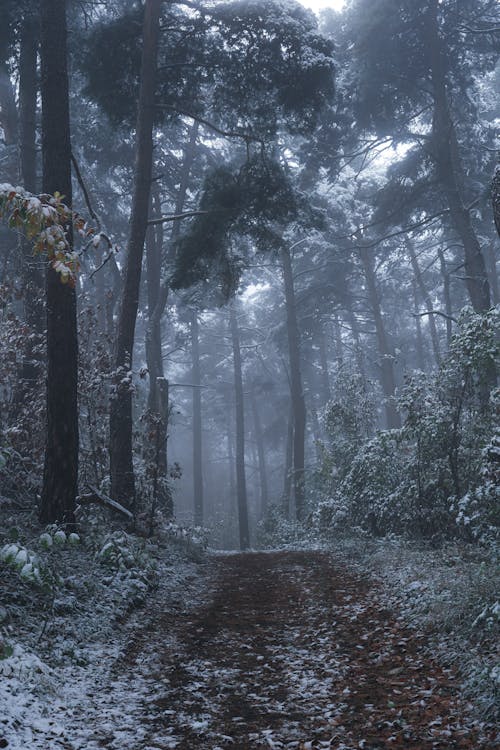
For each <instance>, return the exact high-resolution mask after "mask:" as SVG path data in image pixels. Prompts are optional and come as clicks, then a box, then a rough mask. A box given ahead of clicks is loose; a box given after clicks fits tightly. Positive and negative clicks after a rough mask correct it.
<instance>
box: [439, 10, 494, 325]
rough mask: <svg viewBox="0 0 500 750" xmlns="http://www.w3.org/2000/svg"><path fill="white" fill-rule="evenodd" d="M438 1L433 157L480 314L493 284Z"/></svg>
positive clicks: (474, 301)
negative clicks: (468, 177)
mask: <svg viewBox="0 0 500 750" xmlns="http://www.w3.org/2000/svg"><path fill="white" fill-rule="evenodd" d="M439 4H440V0H430V2H429V10H428V14H427V26H428V51H429V63H430V70H431V78H432V88H433V96H434V114H433V122H432V137H433V151H434V160H435V164H436V171H437V175H438V178H439V181H440V182H441V185H442V186H443V191H444V194H445V196H446V200H447V203H448V208H449V210H450V219H451V222H452V224H453V227H454V229H455V231H456V233H457V234H458V236H459V237H460V240H461V242H462V245H463V249H464V257H465V274H466V276H465V282H466V286H467V291H468V293H469V297H470V301H471V304H472V307H473V308H474V310H475V311H476V312H479V313H480V312H485V311H486V310H489V309H490V306H491V304H490V287H489V284H488V275H487V273H486V265H485V262H484V257H483V253H482V250H481V245H480V244H479V240H478V238H477V236H476V233H475V231H474V228H473V226H472V221H471V215H470V211H469V210H468V209H467V208H466V207H465V205H464V197H463V185H464V178H463V166H462V162H461V158H460V152H459V147H458V141H457V134H456V130H455V124H454V122H453V119H452V117H451V113H450V107H449V101H448V93H447V90H446V84H447V81H446V67H445V59H444V54H443V49H442V40H441V37H440V34H439V18H438V16H439Z"/></svg>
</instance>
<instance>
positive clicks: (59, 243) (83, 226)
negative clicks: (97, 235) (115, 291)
mask: <svg viewBox="0 0 500 750" xmlns="http://www.w3.org/2000/svg"><path fill="white" fill-rule="evenodd" d="M62 198H63V196H61V195H60V194H59V193H55V194H54V195H39V196H36V195H32V194H31V193H28V192H26V191H25V190H24V189H23V188H20V187H13V186H12V185H9V184H7V183H3V184H0V219H2V220H4V221H6V223H7V225H8V226H9V227H10V228H11V229H14V230H16V231H20V232H22V233H23V234H24V235H25V236H26V238H27V239H28V240H31V241H32V242H33V249H34V252H35V253H45V255H46V256H47V259H48V261H49V263H50V265H51V266H52V268H53V269H54V270H55V271H56V272H57V273H58V274H59V275H60V277H61V281H62V283H63V284H71V285H74V284H75V282H76V278H77V274H78V270H79V267H80V263H79V256H78V253H76V252H75V251H74V250H73V248H72V246H71V243H70V241H69V238H68V228H69V227H70V226H71V225H72V226H73V229H74V230H75V232H77V233H78V234H79V235H80V236H82V237H83V238H88V237H89V236H92V235H93V234H94V230H93V229H92V228H91V227H88V226H87V223H86V222H85V220H84V219H83V217H81V216H80V215H79V214H77V213H76V212H75V211H72V209H70V208H68V206H66V205H65V204H64V203H63V200H62Z"/></svg>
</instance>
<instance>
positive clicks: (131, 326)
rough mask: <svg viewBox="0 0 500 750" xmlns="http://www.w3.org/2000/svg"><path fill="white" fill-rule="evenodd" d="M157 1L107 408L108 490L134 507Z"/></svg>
mask: <svg viewBox="0 0 500 750" xmlns="http://www.w3.org/2000/svg"><path fill="white" fill-rule="evenodd" d="M160 6H161V0H146V5H145V10H144V26H143V40H142V45H143V46H142V62H141V84H140V90H139V105H138V114H137V132H136V144H137V145H136V164H135V175H134V192H133V198H132V215H131V220H130V234H129V241H128V246H127V255H126V260H125V272H124V277H123V290H122V298H121V305H120V312H119V316H118V326H117V335H116V350H115V370H116V380H115V392H114V394H113V398H112V400H111V408H110V442H109V454H110V470H111V494H112V496H113V497H114V498H116V499H117V500H119V501H120V502H122V503H123V504H124V505H126V506H128V507H129V508H131V509H132V510H133V511H134V512H135V510H136V509H135V500H136V498H135V479H134V467H133V461H132V382H131V374H129V373H130V371H131V368H132V356H133V348H134V335H135V324H136V319H137V309H138V305H139V290H140V282H141V268H142V257H143V253H144V240H145V237H146V229H147V222H148V209H149V196H150V191H151V177H152V168H153V124H154V97H155V79H156V67H157V56H158V36H159V26H160V24H159V18H160Z"/></svg>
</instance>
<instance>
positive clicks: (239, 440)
mask: <svg viewBox="0 0 500 750" xmlns="http://www.w3.org/2000/svg"><path fill="white" fill-rule="evenodd" d="M229 321H230V326H231V339H232V343H233V360H234V392H235V411H236V494H237V498H238V526H239V533H240V549H242V550H244V549H248V547H249V546H250V532H249V526H248V504H247V487H246V478H245V405H244V401H243V376H242V370H241V350H240V332H239V326H238V319H237V317H236V310H235V306H234V302H233V303H231V304H230V306H229Z"/></svg>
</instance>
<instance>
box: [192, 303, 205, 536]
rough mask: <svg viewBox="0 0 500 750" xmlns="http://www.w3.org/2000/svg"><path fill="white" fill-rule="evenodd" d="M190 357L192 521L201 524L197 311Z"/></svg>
mask: <svg viewBox="0 0 500 750" xmlns="http://www.w3.org/2000/svg"><path fill="white" fill-rule="evenodd" d="M191 357H192V381H193V386H194V387H193V389H192V390H193V493H194V498H193V499H194V523H195V526H202V524H203V465H202V450H203V444H202V430H201V387H200V386H201V367H200V340H199V324H198V313H197V312H196V311H194V310H193V312H192V315H191Z"/></svg>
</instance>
